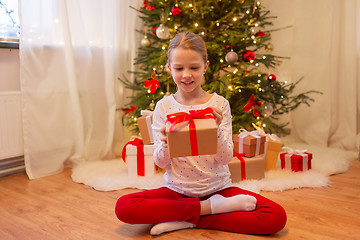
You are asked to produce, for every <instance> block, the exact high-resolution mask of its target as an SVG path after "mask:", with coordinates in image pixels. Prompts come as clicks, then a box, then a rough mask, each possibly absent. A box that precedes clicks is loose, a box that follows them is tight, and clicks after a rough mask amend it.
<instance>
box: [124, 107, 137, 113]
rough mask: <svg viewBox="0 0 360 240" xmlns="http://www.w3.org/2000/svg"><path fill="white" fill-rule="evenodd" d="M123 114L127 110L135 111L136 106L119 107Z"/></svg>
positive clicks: (127, 111)
mask: <svg viewBox="0 0 360 240" xmlns="http://www.w3.org/2000/svg"><path fill="white" fill-rule="evenodd" d="M121 110H122V111H123V112H124V113H125V114H127V113H129V112H132V111H135V110H136V107H135V106H131V108H122V109H121Z"/></svg>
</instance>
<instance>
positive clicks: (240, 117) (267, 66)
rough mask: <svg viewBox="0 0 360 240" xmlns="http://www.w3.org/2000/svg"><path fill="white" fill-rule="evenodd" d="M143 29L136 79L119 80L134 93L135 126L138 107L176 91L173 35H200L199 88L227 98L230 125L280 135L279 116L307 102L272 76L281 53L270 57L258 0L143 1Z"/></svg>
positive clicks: (130, 114)
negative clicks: (205, 62)
mask: <svg viewBox="0 0 360 240" xmlns="http://www.w3.org/2000/svg"><path fill="white" fill-rule="evenodd" d="M134 9H135V10H136V11H138V12H139V17H140V18H141V19H142V21H143V24H144V27H143V29H139V30H138V32H139V33H141V34H143V39H142V40H141V47H140V48H139V49H138V55H137V57H136V59H135V64H136V65H137V67H138V68H137V69H138V70H137V71H136V72H132V74H135V81H134V82H130V81H129V80H127V79H120V80H121V81H122V82H123V83H124V84H125V85H126V87H127V88H129V89H132V90H134V95H133V96H132V97H131V101H130V103H129V104H128V105H127V106H124V108H123V109H122V110H123V111H124V118H123V120H124V121H125V122H126V125H128V126H132V127H133V129H135V130H136V129H137V122H136V119H137V118H138V117H140V116H141V115H140V111H141V110H145V109H147V110H153V108H154V106H155V104H156V102H157V101H159V100H160V99H161V98H163V97H166V96H168V95H170V94H171V93H175V92H176V85H175V84H174V82H173V80H172V78H171V75H170V72H169V71H168V69H167V67H166V62H167V49H168V45H169V42H170V41H171V38H172V37H173V36H175V35H176V33H178V32H185V31H187V32H193V33H196V34H199V35H200V36H201V37H202V38H203V39H204V41H205V43H206V46H207V49H208V56H209V61H210V65H209V68H208V70H207V72H206V74H205V80H204V83H203V86H202V87H203V88H204V90H206V91H208V92H210V93H212V92H216V93H218V94H220V95H222V96H224V97H225V98H226V99H227V100H228V101H229V102H230V106H231V111H232V121H233V130H234V132H237V131H238V130H239V129H240V128H245V129H248V130H250V129H251V128H252V125H253V124H255V125H257V126H259V127H261V128H263V129H264V130H265V132H271V133H272V132H275V133H284V131H285V126H286V124H278V123H277V121H276V120H277V119H278V117H279V116H280V115H282V114H284V113H288V112H290V111H292V110H294V109H295V108H297V107H298V106H299V105H300V104H302V103H303V104H307V105H309V103H310V101H313V98H311V97H309V94H311V93H314V92H316V91H308V92H305V93H301V94H297V95H294V94H293V91H294V88H295V87H296V85H297V84H298V83H299V82H300V80H301V79H300V80H298V81H297V82H295V83H286V82H282V81H280V79H277V78H276V74H275V73H274V69H275V68H276V67H277V65H278V64H280V62H281V60H284V59H285V58H282V57H278V56H274V55H272V54H271V52H272V45H271V43H270V40H271V31H269V30H267V27H268V26H271V25H272V22H271V19H272V18H274V17H272V16H271V15H270V12H269V11H268V10H265V9H264V7H263V6H262V5H261V3H260V1H254V0H222V1H213V0H205V1H192V0H191V1H186V0H184V1H174V0H152V1H150V0H149V1H144V2H143V6H141V7H140V8H139V7H138V8H135V7H134Z"/></svg>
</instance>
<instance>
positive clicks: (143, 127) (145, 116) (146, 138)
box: [137, 110, 154, 144]
mask: <svg viewBox="0 0 360 240" xmlns="http://www.w3.org/2000/svg"><path fill="white" fill-rule="evenodd" d="M141 115H142V116H141V117H139V118H138V119H137V123H138V126H139V130H140V135H141V138H142V140H143V142H144V144H153V143H154V140H153V135H152V128H151V125H152V112H151V111H147V110H146V111H144V110H142V111H141Z"/></svg>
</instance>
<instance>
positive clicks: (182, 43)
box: [115, 32, 286, 235]
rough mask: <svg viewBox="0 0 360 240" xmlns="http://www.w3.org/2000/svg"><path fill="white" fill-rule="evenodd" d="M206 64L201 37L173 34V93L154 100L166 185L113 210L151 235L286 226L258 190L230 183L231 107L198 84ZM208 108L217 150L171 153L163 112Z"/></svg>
mask: <svg viewBox="0 0 360 240" xmlns="http://www.w3.org/2000/svg"><path fill="white" fill-rule="evenodd" d="M208 66H209V61H208V60H207V50H206V46H205V43H204V41H203V40H202V39H201V37H199V36H198V35H196V34H193V33H187V32H184V33H179V34H177V35H176V36H175V37H174V38H173V39H172V41H171V43H170V45H169V49H168V67H169V69H170V71H171V75H172V78H173V80H174V82H175V83H176V85H177V92H176V93H175V94H172V95H170V96H169V97H165V98H163V99H162V100H160V101H158V103H157V104H156V107H155V110H154V113H153V125H152V128H153V136H154V161H155V163H156V165H158V166H159V167H161V168H166V173H165V174H164V179H165V182H166V185H165V187H162V188H158V189H153V190H147V191H142V192H137V193H132V194H128V195H125V196H122V197H120V198H119V199H118V201H117V203H116V207H115V212H116V215H117V217H118V218H119V220H121V221H123V222H126V223H130V224H149V223H152V224H155V225H154V226H153V227H152V229H151V231H150V233H151V234H152V235H158V234H161V233H164V232H169V231H174V230H179V229H186V228H207V229H216V230H223V231H230V232H236V233H247V234H272V233H276V232H278V231H280V230H281V229H282V228H283V227H284V226H285V223H286V213H285V211H284V209H283V208H282V207H281V206H280V205H278V204H277V203H275V202H273V201H271V200H269V199H267V198H265V197H263V196H261V195H259V194H255V193H253V192H250V191H246V190H243V189H241V188H238V187H234V186H232V183H231V179H230V172H229V168H228V165H227V164H228V163H229V162H230V160H231V159H232V157H233V142H232V124H231V110H230V105H229V102H228V101H227V100H226V99H225V98H223V97H222V96H220V95H218V94H216V93H213V94H210V93H208V92H206V91H204V90H203V89H202V88H201V82H202V80H203V77H204V74H205V72H206V70H207V68H208ZM207 107H210V108H212V109H213V114H214V116H215V117H216V122H217V124H218V145H217V146H218V149H217V153H216V154H215V155H202V156H189V157H176V158H170V156H169V149H168V145H167V137H166V134H165V125H166V115H168V114H172V113H176V112H189V111H190V110H200V109H205V108H207ZM180 144H181V143H180Z"/></svg>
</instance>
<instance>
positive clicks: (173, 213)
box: [115, 187, 286, 234]
mask: <svg viewBox="0 0 360 240" xmlns="http://www.w3.org/2000/svg"><path fill="white" fill-rule="evenodd" d="M214 194H221V195H222V196H224V197H231V196H234V195H238V194H248V195H252V196H254V197H256V199H257V203H256V209H255V210H254V211H252V212H230V213H221V214H215V215H206V216H200V201H201V200H205V199H207V198H209V197H210V196H212V195H214ZM115 213H116V216H117V217H118V219H119V220H121V221H123V222H125V223H130V224H150V223H160V222H172V221H187V222H191V223H194V224H195V225H196V228H206V229H216V230H222V231H229V232H236V233H245V234H272V233H276V232H278V231H280V230H281V229H283V228H284V226H285V223H286V213H285V210H284V209H283V208H282V207H281V206H280V205H278V204H277V203H275V202H273V201H271V200H269V199H267V198H265V197H263V196H261V195H259V194H256V193H253V192H249V191H246V190H243V189H241V188H238V187H230V188H226V189H223V190H220V191H218V192H216V193H213V194H211V195H209V196H206V197H202V198H200V199H199V198H191V197H187V196H184V195H181V194H179V193H177V192H175V191H173V190H170V189H168V188H166V187H162V188H158V189H153V190H147V191H143V192H137V193H132V194H128V195H125V196H122V197H120V198H119V199H118V201H117V203H116V207H115Z"/></svg>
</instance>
